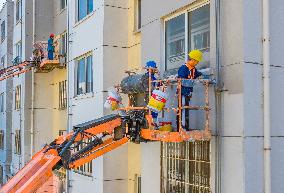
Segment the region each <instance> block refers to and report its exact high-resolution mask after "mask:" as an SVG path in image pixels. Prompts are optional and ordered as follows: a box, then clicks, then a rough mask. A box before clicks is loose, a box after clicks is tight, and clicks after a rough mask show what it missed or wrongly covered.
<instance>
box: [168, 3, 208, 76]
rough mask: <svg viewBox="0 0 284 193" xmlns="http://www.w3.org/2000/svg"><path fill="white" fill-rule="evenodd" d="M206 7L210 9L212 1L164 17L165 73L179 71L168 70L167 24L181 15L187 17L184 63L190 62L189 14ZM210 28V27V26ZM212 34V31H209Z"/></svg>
mask: <svg viewBox="0 0 284 193" xmlns="http://www.w3.org/2000/svg"><path fill="white" fill-rule="evenodd" d="M206 5H209V7H210V0H203V1H200V2H197V3H194V4H193V5H189V6H188V7H186V8H185V9H184V10H182V11H180V12H178V13H175V14H170V15H167V16H165V17H163V19H164V21H163V25H164V26H163V28H164V33H163V35H164V37H163V41H164V43H163V54H164V56H163V59H164V69H165V71H168V70H174V69H177V68H168V67H167V50H166V47H167V45H166V43H167V42H166V22H167V21H169V20H171V19H174V18H176V17H178V16H180V15H183V14H184V17H185V48H184V49H185V60H184V62H185V63H186V62H187V60H188V53H187V52H188V51H189V50H188V44H189V43H188V42H189V32H188V25H189V23H188V22H189V21H188V16H189V13H190V12H193V11H195V10H197V9H199V8H202V7H203V6H206ZM209 28H210V26H209ZM209 32H210V30H209ZM209 37H210V34H209ZM209 49H210V42H209Z"/></svg>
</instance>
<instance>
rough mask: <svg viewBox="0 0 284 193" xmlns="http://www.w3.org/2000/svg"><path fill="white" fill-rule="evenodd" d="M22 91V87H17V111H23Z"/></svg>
mask: <svg viewBox="0 0 284 193" xmlns="http://www.w3.org/2000/svg"><path fill="white" fill-rule="evenodd" d="M21 90H22V88H21V85H17V86H16V87H15V95H14V97H15V102H14V104H15V110H20V109H21V98H22V96H21V94H22V91H21Z"/></svg>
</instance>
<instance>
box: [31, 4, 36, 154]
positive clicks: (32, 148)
mask: <svg viewBox="0 0 284 193" xmlns="http://www.w3.org/2000/svg"><path fill="white" fill-rule="evenodd" d="M35 10H36V9H35V0H33V39H32V43H33V45H34V43H35ZM31 71H32V97H31V99H32V101H31V103H32V104H31V157H32V156H33V154H34V99H35V89H34V85H35V72H34V67H32V70H31Z"/></svg>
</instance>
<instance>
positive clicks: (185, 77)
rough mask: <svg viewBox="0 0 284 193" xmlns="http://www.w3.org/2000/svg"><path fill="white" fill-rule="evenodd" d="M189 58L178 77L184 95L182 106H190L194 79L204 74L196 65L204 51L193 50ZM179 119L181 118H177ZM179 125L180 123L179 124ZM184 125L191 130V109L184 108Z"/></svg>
mask: <svg viewBox="0 0 284 193" xmlns="http://www.w3.org/2000/svg"><path fill="white" fill-rule="evenodd" d="M188 55H189V59H188V61H187V63H186V64H183V65H182V66H181V67H180V68H179V69H178V78H181V79H182V80H181V85H182V86H181V95H182V106H189V102H190V99H191V97H192V92H193V85H194V81H192V80H193V79H196V78H198V77H199V76H202V75H203V74H202V73H201V72H199V71H198V70H197V69H196V68H195V66H196V65H197V64H198V63H199V62H200V61H201V60H202V52H201V51H199V50H192V51H191V52H190V53H189V54H188ZM177 120H179V119H177ZM177 125H179V124H177ZM182 126H183V128H185V129H186V130H187V131H188V130H189V110H187V109H183V110H182Z"/></svg>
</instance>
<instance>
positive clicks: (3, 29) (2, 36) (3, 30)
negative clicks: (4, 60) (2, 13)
mask: <svg viewBox="0 0 284 193" xmlns="http://www.w3.org/2000/svg"><path fill="white" fill-rule="evenodd" d="M3 24H4V25H3ZM3 26H4V27H3ZM5 39H6V22H5V20H4V21H2V22H1V42H4V40H5Z"/></svg>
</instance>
